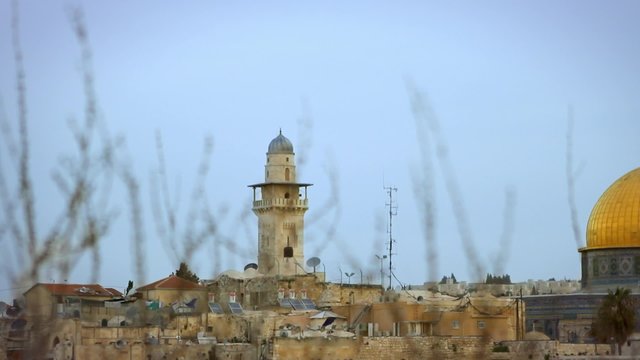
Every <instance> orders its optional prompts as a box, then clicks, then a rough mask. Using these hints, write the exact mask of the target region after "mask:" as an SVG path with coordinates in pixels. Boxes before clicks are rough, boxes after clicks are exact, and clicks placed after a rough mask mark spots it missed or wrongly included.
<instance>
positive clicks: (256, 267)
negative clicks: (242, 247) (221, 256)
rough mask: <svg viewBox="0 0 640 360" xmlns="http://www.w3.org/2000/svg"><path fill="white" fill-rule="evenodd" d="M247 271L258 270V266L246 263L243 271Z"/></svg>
mask: <svg viewBox="0 0 640 360" xmlns="http://www.w3.org/2000/svg"><path fill="white" fill-rule="evenodd" d="M248 269H253V270H258V264H256V263H248V264H247V265H245V266H244V271H247V270H248Z"/></svg>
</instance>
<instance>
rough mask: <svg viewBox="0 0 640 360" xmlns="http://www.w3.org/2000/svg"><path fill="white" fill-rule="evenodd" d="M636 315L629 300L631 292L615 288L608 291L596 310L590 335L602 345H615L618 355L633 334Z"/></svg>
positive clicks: (631, 301)
mask: <svg viewBox="0 0 640 360" xmlns="http://www.w3.org/2000/svg"><path fill="white" fill-rule="evenodd" d="M635 321H636V313H635V309H634V306H633V300H632V299H631V290H629V289H624V288H616V291H615V292H614V291H611V290H609V293H608V294H607V296H605V298H604V300H603V301H602V304H600V307H599V308H598V313H597V316H596V319H595V321H594V322H593V324H592V325H591V335H592V336H593V337H594V338H595V339H596V340H598V341H599V342H602V343H608V344H617V345H618V355H620V354H621V353H622V344H624V343H625V341H627V338H628V337H629V336H630V335H631V333H633V330H634V327H635Z"/></svg>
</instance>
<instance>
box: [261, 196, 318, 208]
mask: <svg viewBox="0 0 640 360" xmlns="http://www.w3.org/2000/svg"><path fill="white" fill-rule="evenodd" d="M308 207H309V200H308V199H285V198H275V199H262V200H256V201H254V202H253V209H254V210H259V209H267V208H298V209H307V208H308Z"/></svg>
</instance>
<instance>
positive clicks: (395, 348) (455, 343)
mask: <svg viewBox="0 0 640 360" xmlns="http://www.w3.org/2000/svg"><path fill="white" fill-rule="evenodd" d="M273 347H274V349H273V350H274V354H273V355H274V357H273V359H274V360H275V359H277V360H289V359H291V360H292V359H309V360H316V359H317V360H321V359H322V360H324V359H327V360H328V359H361V360H400V359H426V358H430V359H433V358H435V359H442V360H447V359H474V358H475V359H487V358H490V356H491V349H492V347H493V344H492V343H489V342H487V341H485V340H484V339H483V338H478V337H413V338H411V337H376V338H369V337H363V338H358V339H350V338H312V339H302V340H296V339H290V338H276V339H274V345H273Z"/></svg>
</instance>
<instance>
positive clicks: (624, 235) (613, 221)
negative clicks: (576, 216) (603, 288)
mask: <svg viewBox="0 0 640 360" xmlns="http://www.w3.org/2000/svg"><path fill="white" fill-rule="evenodd" d="M625 247H640V168H637V169H635V170H631V171H629V172H628V173H626V174H625V175H623V176H622V177H621V178H619V179H618V180H616V182H614V183H613V184H612V185H611V186H609V188H608V189H607V190H606V191H605V192H604V193H603V194H602V196H600V199H598V202H597V203H596V205H595V206H594V207H593V210H592V211H591V216H589V223H588V224H587V248H586V249H585V250H590V249H605V248H625Z"/></svg>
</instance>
